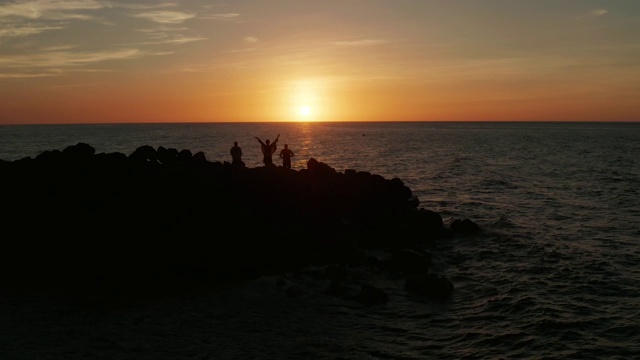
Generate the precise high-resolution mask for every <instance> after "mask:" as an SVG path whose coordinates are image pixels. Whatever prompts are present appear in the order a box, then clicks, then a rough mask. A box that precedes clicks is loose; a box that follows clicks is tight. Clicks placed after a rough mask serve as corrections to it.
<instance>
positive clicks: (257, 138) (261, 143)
mask: <svg viewBox="0 0 640 360" xmlns="http://www.w3.org/2000/svg"><path fill="white" fill-rule="evenodd" d="M254 138H256V140H258V141H259V142H260V145H262V146H265V145H264V143H263V142H262V140H260V138H259V137H257V136H254Z"/></svg>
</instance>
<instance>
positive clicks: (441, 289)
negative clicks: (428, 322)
mask: <svg viewBox="0 0 640 360" xmlns="http://www.w3.org/2000/svg"><path fill="white" fill-rule="evenodd" d="M453 287H454V286H453V283H451V281H449V279H447V278H446V277H444V276H442V275H436V274H414V275H410V276H409V277H407V279H406V282H405V289H406V290H407V292H409V293H413V294H417V295H423V296H426V297H431V298H436V299H446V298H448V297H449V296H451V293H452V292H453Z"/></svg>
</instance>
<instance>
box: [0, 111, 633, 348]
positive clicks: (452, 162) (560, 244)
mask: <svg viewBox="0 0 640 360" xmlns="http://www.w3.org/2000/svg"><path fill="white" fill-rule="evenodd" d="M277 134H280V142H279V145H280V146H279V148H282V146H283V145H284V144H285V143H287V144H289V147H290V148H291V149H292V150H293V151H294V152H295V154H296V156H295V157H294V158H293V168H295V169H301V168H304V167H305V166H306V162H307V160H309V158H311V157H313V158H315V159H317V160H319V161H322V162H325V163H327V164H329V165H330V166H332V167H334V168H335V169H336V170H338V171H344V170H345V169H349V168H350V169H356V170H359V171H369V172H372V173H375V174H379V175H382V176H384V177H386V178H392V177H399V178H400V179H402V180H403V181H404V182H405V184H406V185H407V186H409V187H410V188H411V189H412V190H413V192H414V195H416V196H418V197H419V199H420V201H421V205H420V206H421V207H424V208H427V209H430V210H434V211H437V212H439V213H440V214H441V215H442V216H443V218H444V220H445V221H450V220H452V219H455V218H470V219H472V220H474V221H475V222H477V223H478V224H479V225H480V226H481V227H482V228H483V229H484V230H485V234H484V235H483V236H478V237H474V238H460V239H457V238H456V239H449V240H442V241H440V242H439V243H437V244H436V245H435V246H434V248H433V249H432V251H433V252H434V259H435V261H436V264H435V269H434V271H437V272H440V273H442V274H444V275H445V276H447V277H448V278H449V279H451V280H452V281H453V283H454V284H455V290H454V294H453V296H452V298H451V299H450V300H448V301H446V302H440V301H431V300H425V299H420V298H415V297H412V296H410V295H408V294H406V293H405V292H404V290H403V286H404V283H403V282H402V281H401V279H396V278H393V277H390V276H389V275H386V274H384V273H371V272H369V273H367V272H364V271H363V270H359V269H355V270H354V276H353V278H354V280H353V282H352V286H353V289H352V290H353V291H355V290H356V289H357V285H358V284H359V282H364V281H366V282H369V283H372V284H374V285H376V286H379V287H381V288H383V289H385V290H386V291H387V292H388V294H389V296H390V301H389V303H388V304H387V305H384V306H378V307H363V306H361V305H359V304H358V303H355V302H350V301H348V300H345V299H340V298H334V297H331V296H327V295H325V294H324V293H323V291H324V288H325V287H326V285H327V284H326V283H323V282H322V281H317V280H313V278H312V276H311V275H308V274H307V275H305V274H287V275H286V276H285V277H284V278H283V279H281V278H262V279H259V280H256V281H254V282H251V283H248V284H245V285H243V286H241V287H239V288H237V289H234V290H232V291H229V292H227V293H224V294H221V295H216V296H209V297H200V298H194V299H188V300H184V299H183V300H180V301H165V302H161V303H157V304H153V305H150V306H148V307H144V308H140V309H128V310H126V311H125V310H123V311H122V312H120V313H118V314H110V315H104V314H97V313H95V312H89V313H83V314H82V316H80V315H79V313H78V310H77V308H75V307H74V306H71V305H65V304H60V305H57V306H58V307H56V308H55V309H52V308H51V305H49V307H44V308H40V310H37V311H36V310H34V308H37V306H36V305H38V303H37V301H36V300H33V302H32V303H21V304H16V303H12V302H10V301H9V300H6V299H5V300H2V301H3V302H2V303H0V304H1V305H2V309H3V310H2V314H1V315H2V316H4V317H7V316H10V317H11V320H13V321H12V322H11V328H10V329H9V326H8V325H4V327H1V328H0V331H2V332H3V333H7V334H15V335H14V336H13V337H12V336H9V337H8V338H7V339H8V340H6V341H4V343H3V344H4V345H3V347H5V348H6V349H8V351H9V353H10V354H14V353H22V354H23V355H34V354H35V355H37V354H40V355H42V353H38V351H40V352H42V351H44V350H28V349H43V348H46V349H48V350H47V351H48V354H53V355H63V354H66V355H68V356H67V357H69V356H71V354H82V353H85V354H94V355H95V354H98V353H99V354H103V355H104V358H110V357H109V356H111V357H113V356H116V355H117V354H126V355H125V357H127V356H133V357H131V358H136V357H135V356H134V355H135V354H140V356H142V355H141V354H144V356H142V357H145V356H147V357H148V356H151V357H153V358H155V359H160V358H166V359H175V358H189V359H191V358H206V357H207V356H209V357H210V358H212V359H213V358H216V359H232V358H238V359H306V358H314V359H455V358H465V359H515V358H518V359H522V358H531V359H559V358H562V359H568V358H570V359H585V358H597V359H633V358H637V354H640V297H639V296H638V295H639V294H640V292H639V290H640V285H638V284H640V267H639V266H638V264H640V242H639V240H640V207H639V206H638V204H640V160H638V159H640V124H633V123H615V124H608V123H309V124H305V123H300V124H291V123H268V124H265V123H253V124H155V125H133V124H130V125H51V126H40V125H37V126H36V125H30V126H0V159H4V160H9V161H11V160H16V159H20V158H22V157H26V156H31V157H35V156H36V155H38V154H39V153H41V152H42V151H44V150H53V149H59V150H62V149H64V148H65V147H66V146H69V145H74V144H76V143H78V142H85V143H88V144H90V145H91V146H93V147H94V148H95V149H96V152H115V151H117V152H122V153H125V154H127V155H128V154H130V153H132V152H133V151H134V150H135V149H136V148H137V147H139V146H141V145H151V146H153V147H158V146H164V147H167V148H170V147H173V148H176V149H178V150H182V149H189V150H191V151H192V152H194V153H195V152H198V151H202V152H204V153H205V156H206V157H207V159H208V160H209V161H221V162H222V161H230V155H229V149H230V147H231V146H232V145H233V142H234V141H238V142H239V145H240V146H241V147H242V149H243V152H244V156H243V160H244V161H245V163H247V166H251V167H254V166H261V165H262V164H261V154H260V148H259V144H258V142H257V141H256V140H255V139H254V138H253V136H258V137H260V138H261V139H262V140H266V139H271V140H273V139H274V138H275V136H276V135H277ZM278 280H284V281H285V282H286V283H288V284H296V285H298V286H300V287H301V288H303V289H304V290H305V295H304V296H302V297H300V298H296V299H289V298H287V296H286V295H285V294H284V291H283V288H282V287H279V286H276V284H277V282H278ZM7 314H9V315H7ZM0 320H1V319H0ZM47 321H50V322H52V323H53V324H55V326H56V329H58V330H59V331H58V332H55V331H54V332H52V331H50V329H48V328H47V327H45V326H42V327H39V328H36V329H35V330H34V327H33V324H37V323H43V324H44V323H47ZM29 322H30V323H29ZM5 324H6V322H5ZM0 326H2V325H0ZM19 334H23V335H25V334H29V335H28V336H22V337H21V336H19ZM64 334H67V335H64ZM65 336H69V337H70V338H73V339H75V340H74V344H75V346H69V345H68V343H67V342H64V341H60V340H61V339H62V338H65ZM10 341H12V343H11V344H14V345H7V344H9V342H10ZM65 344H67V345H65ZM1 349H2V347H0V350H1ZM11 351H13V352H11ZM30 351H31V352H30ZM118 356H120V355H118ZM25 358H33V357H32V356H26V357H25ZM45 358H46V356H45ZM51 358H55V356H54V357H51ZM94 358H95V357H94Z"/></svg>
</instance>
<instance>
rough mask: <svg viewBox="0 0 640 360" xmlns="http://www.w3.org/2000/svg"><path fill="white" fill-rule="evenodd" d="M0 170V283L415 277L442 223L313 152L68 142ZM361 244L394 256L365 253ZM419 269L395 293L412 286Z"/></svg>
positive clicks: (382, 182)
mask: <svg viewBox="0 0 640 360" xmlns="http://www.w3.org/2000/svg"><path fill="white" fill-rule="evenodd" d="M0 176H1V179H2V183H3V186H2V188H3V190H4V191H5V192H6V194H5V195H4V196H3V199H2V210H1V211H2V213H1V214H0V215H1V218H0V219H1V221H2V227H3V240H2V250H0V252H1V253H0V256H1V257H0V272H1V274H0V281H2V286H4V287H17V288H33V289H41V288H47V289H59V290H60V289H64V291H71V290H73V291H100V290H103V289H114V288H117V289H119V290H122V291H124V290H127V289H129V290H131V289H137V290H140V289H147V290H149V289H154V288H170V287H172V286H174V287H175V286H178V285H177V284H179V286H181V287H185V286H188V285H190V284H191V285H196V284H197V285H202V284H211V283H214V284H222V283H232V282H235V281H241V280H244V279H250V278H255V277H257V276H261V275H266V274H278V273H282V272H286V271H295V270H296V269H300V268H302V267H304V266H306V265H309V264H314V265H328V264H342V265H344V264H349V265H351V266H360V265H363V266H364V265H368V266H380V267H385V266H386V267H387V268H388V269H389V270H390V271H407V269H410V270H411V272H412V273H416V272H418V273H422V274H428V272H429V271H428V268H429V263H430V259H428V256H427V257H425V254H424V253H419V252H418V250H419V249H424V248H425V247H426V246H427V245H428V244H429V243H430V242H432V241H434V240H436V239H440V238H442V237H444V236H446V235H447V234H448V231H449V229H447V228H445V226H444V225H443V221H442V218H441V217H440V215H439V214H437V213H435V212H433V211H429V210H425V209H422V208H418V202H417V200H416V199H415V198H414V197H412V193H411V190H410V189H409V188H408V187H407V186H405V185H404V184H403V182H402V181H401V180H400V179H398V178H394V179H385V178H383V177H382V176H379V175H375V174H371V173H368V172H363V171H356V170H352V169H347V170H345V171H344V172H338V171H336V170H335V169H333V168H331V167H330V166H329V165H327V164H324V163H322V162H319V161H317V160H315V159H313V158H312V159H309V161H308V163H307V168H306V169H301V170H291V169H285V168H282V167H275V166H273V167H256V168H247V167H244V166H234V165H231V164H229V163H227V162H224V163H221V162H217V161H214V162H212V161H208V160H207V159H206V157H205V156H204V154H203V153H201V152H199V153H196V154H193V153H191V152H190V151H189V150H182V151H178V150H176V149H166V148H163V147H159V148H158V149H154V148H152V147H151V146H148V145H145V146H141V147H139V148H138V149H136V150H135V151H134V152H133V153H132V154H130V155H129V156H127V155H125V154H122V153H98V154H96V153H95V149H94V148H92V147H91V146H89V145H88V144H84V143H78V144H76V145H73V146H69V147H67V148H65V149H64V150H62V151H58V150H55V151H45V152H43V153H41V154H40V155H38V156H36V157H35V158H30V157H28V158H24V159H21V160H16V161H12V162H8V161H1V160H0ZM465 229H467V231H468V227H466V228H465ZM372 248H375V249H386V250H388V251H389V253H390V254H393V256H392V257H391V259H394V260H388V261H381V260H380V261H378V259H371V257H368V256H367V254H366V250H367V249H372ZM426 259H428V260H426ZM416 269H419V270H420V271H414V270H416ZM432 278H434V277H433V276H431V277H430V278H411V280H407V281H408V282H407V289H408V290H412V291H415V292H418V293H420V292H424V290H421V289H423V287H421V284H426V283H427V282H428V281H431V280H430V279H432ZM147 290H143V291H147ZM334 290H335V289H334ZM451 290H452V286H451ZM149 291H151V290H149ZM364 291H367V292H368V293H371V292H372V289H369V288H367V289H366V290H364ZM374 292H375V291H374ZM363 296H365V295H363Z"/></svg>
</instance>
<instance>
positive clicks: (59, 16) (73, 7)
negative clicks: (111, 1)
mask: <svg viewBox="0 0 640 360" xmlns="http://www.w3.org/2000/svg"><path fill="white" fill-rule="evenodd" d="M105 6H106V5H105V3H103V2H100V1H95V0H62V1H50V0H29V1H16V2H12V3H9V4H2V5H0V18H12V17H17V18H28V19H52V20H66V19H88V18H90V16H89V15H86V14H78V13H76V12H77V11H83V10H99V9H102V8H104V7H105Z"/></svg>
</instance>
